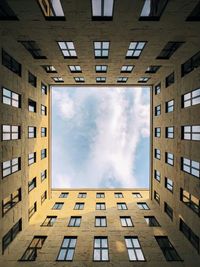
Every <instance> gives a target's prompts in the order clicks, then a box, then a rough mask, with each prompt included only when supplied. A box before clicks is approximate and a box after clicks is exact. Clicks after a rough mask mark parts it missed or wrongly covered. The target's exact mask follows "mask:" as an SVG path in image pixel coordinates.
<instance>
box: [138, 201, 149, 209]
mask: <svg viewBox="0 0 200 267" xmlns="http://www.w3.org/2000/svg"><path fill="white" fill-rule="evenodd" d="M137 206H138V208H139V209H140V210H149V206H148V205H147V203H145V202H137Z"/></svg>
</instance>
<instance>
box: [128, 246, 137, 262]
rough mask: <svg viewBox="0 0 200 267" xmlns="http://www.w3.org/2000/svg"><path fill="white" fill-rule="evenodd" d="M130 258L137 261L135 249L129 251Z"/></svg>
mask: <svg viewBox="0 0 200 267" xmlns="http://www.w3.org/2000/svg"><path fill="white" fill-rule="evenodd" d="M128 256H129V260H130V261H135V260H136V256H135V251H134V250H133V249H128Z"/></svg>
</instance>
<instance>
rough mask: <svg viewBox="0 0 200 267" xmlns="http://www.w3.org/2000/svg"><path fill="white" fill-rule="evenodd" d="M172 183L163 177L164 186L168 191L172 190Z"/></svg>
mask: <svg viewBox="0 0 200 267" xmlns="http://www.w3.org/2000/svg"><path fill="white" fill-rule="evenodd" d="M173 187H174V183H173V181H172V180H171V179H169V178H167V177H165V188H167V190H169V191H170V192H173Z"/></svg>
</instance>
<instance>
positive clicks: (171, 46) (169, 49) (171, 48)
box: [157, 42, 184, 59]
mask: <svg viewBox="0 0 200 267" xmlns="http://www.w3.org/2000/svg"><path fill="white" fill-rule="evenodd" d="M183 43H184V42H168V43H167V44H166V45H165V46H164V48H163V49H162V50H161V52H160V54H159V55H158V56H157V59H169V58H170V57H171V56H172V55H173V54H174V53H175V51H176V50H177V49H178V48H179V47H180V46H181V45H182V44H183Z"/></svg>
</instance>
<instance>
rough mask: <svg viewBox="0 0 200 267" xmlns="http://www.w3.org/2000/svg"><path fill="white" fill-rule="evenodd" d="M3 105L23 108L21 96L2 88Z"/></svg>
mask: <svg viewBox="0 0 200 267" xmlns="http://www.w3.org/2000/svg"><path fill="white" fill-rule="evenodd" d="M2 98H3V104H6V105H10V106H12V107H16V108H21V96H20V95H19V94H17V93H15V92H13V91H11V90H9V89H7V88H4V87H3V88H2Z"/></svg>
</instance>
